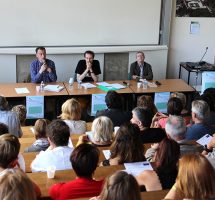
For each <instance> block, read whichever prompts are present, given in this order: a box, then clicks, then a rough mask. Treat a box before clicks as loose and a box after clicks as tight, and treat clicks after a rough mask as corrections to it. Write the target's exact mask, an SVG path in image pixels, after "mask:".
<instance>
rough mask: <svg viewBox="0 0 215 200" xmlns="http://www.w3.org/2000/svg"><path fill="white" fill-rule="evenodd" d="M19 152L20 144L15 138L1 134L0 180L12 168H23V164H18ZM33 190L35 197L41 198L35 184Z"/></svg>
mask: <svg viewBox="0 0 215 200" xmlns="http://www.w3.org/2000/svg"><path fill="white" fill-rule="evenodd" d="M19 150H20V143H19V140H18V138H17V137H16V136H14V135H12V134H3V135H1V136H0V180H1V178H3V176H4V175H5V174H7V173H8V172H9V171H12V170H13V168H20V169H22V167H21V165H24V166H25V163H20V159H19V158H20V155H19ZM22 159H23V158H22ZM23 161H24V159H23ZM15 172H16V171H14V173H15ZM6 176H8V175H6ZM17 176H18V175H17ZM32 183H33V182H32ZM13 184H15V183H13ZM33 184H34V183H33ZM0 188H2V187H0ZM13 188H16V186H15V185H13ZM2 189H3V188H2ZM34 190H35V192H36V194H37V197H39V196H41V192H40V189H39V188H38V186H36V185H35V184H34ZM22 192H24V191H22ZM0 199H2V198H0ZM9 199H10V198H9Z"/></svg>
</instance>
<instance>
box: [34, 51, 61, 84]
mask: <svg viewBox="0 0 215 200" xmlns="http://www.w3.org/2000/svg"><path fill="white" fill-rule="evenodd" d="M35 51H36V57H37V59H36V60H34V61H33V62H32V63H31V65H30V72H31V82H32V83H41V81H43V82H44V83H49V82H56V80H57V74H56V70H55V64H54V62H53V61H52V60H49V59H47V58H46V49H45V47H37V48H36V50H35Z"/></svg>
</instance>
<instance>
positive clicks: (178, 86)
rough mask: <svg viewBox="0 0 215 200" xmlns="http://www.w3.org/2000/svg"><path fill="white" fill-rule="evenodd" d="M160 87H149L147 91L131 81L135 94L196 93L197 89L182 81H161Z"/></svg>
mask: <svg viewBox="0 0 215 200" xmlns="http://www.w3.org/2000/svg"><path fill="white" fill-rule="evenodd" d="M159 82H160V83H161V85H160V86H158V87H154V88H153V87H151V88H150V87H148V88H147V89H143V88H137V82H136V81H135V80H132V81H130V88H131V90H132V91H133V92H134V93H155V92H194V91H195V89H194V88H193V87H191V86H189V85H187V83H185V82H184V81H183V80H181V79H165V80H159Z"/></svg>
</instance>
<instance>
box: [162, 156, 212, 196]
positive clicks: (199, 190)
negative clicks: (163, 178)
mask: <svg viewBox="0 0 215 200" xmlns="http://www.w3.org/2000/svg"><path fill="white" fill-rule="evenodd" d="M214 186H215V170H214V169H213V167H212V165H211V164H210V163H209V161H208V160H207V159H206V158H205V157H204V156H203V155H197V154H196V155H185V156H183V157H182V158H181V159H180V161H179V171H178V176H177V179H176V183H175V184H174V186H173V187H172V189H171V190H170V191H169V193H168V194H167V195H166V197H165V199H199V200H200V199H201V200H203V199H215V190H214Z"/></svg>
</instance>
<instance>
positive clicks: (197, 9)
mask: <svg viewBox="0 0 215 200" xmlns="http://www.w3.org/2000/svg"><path fill="white" fill-rule="evenodd" d="M176 17H215V1H214V0H207V1H205V0H176Z"/></svg>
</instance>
